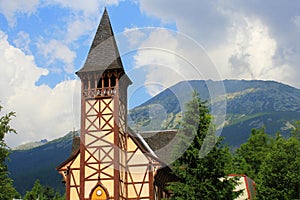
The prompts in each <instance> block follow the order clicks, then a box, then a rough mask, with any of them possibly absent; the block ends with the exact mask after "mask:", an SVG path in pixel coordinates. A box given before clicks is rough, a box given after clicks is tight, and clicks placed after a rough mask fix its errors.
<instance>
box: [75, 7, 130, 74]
mask: <svg viewBox="0 0 300 200" xmlns="http://www.w3.org/2000/svg"><path fill="white" fill-rule="evenodd" d="M108 69H119V70H122V71H124V68H123V65H122V61H121V59H120V56H119V51H118V47H117V44H116V41H115V38H114V33H113V30H112V27H111V23H110V19H109V16H108V13H107V10H106V8H105V9H104V12H103V15H102V18H101V21H100V24H99V26H98V29H97V32H96V34H95V37H94V40H93V43H92V45H91V48H90V51H89V54H88V57H87V59H86V61H85V64H84V66H83V67H82V68H81V69H80V70H79V71H78V72H76V74H78V73H82V72H91V71H102V72H103V71H105V70H108Z"/></svg>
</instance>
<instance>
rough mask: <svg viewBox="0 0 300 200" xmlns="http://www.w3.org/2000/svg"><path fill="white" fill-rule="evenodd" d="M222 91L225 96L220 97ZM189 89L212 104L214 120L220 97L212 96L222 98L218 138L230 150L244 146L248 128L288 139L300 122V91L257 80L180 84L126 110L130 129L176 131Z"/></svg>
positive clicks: (273, 82)
mask: <svg viewBox="0 0 300 200" xmlns="http://www.w3.org/2000/svg"><path fill="white" fill-rule="evenodd" d="M222 87H223V90H224V92H225V93H222V91H221V90H222ZM193 89H194V90H196V91H197V92H198V93H199V95H200V97H201V99H202V100H207V101H208V102H212V103H211V104H209V107H210V108H214V109H215V111H216V114H215V116H217V115H218V111H219V110H222V109H224V108H222V104H220V96H218V95H216V94H220V95H225V96H224V100H225V99H226V102H225V103H226V117H225V122H224V124H223V125H224V128H223V130H222V136H223V137H224V138H225V142H226V143H228V144H229V145H231V146H239V145H240V144H242V143H244V142H245V141H246V140H247V138H248V136H249V134H250V132H251V129H252V128H261V127H262V126H263V125H265V126H266V131H267V132H268V133H269V134H271V135H274V134H275V133H276V132H277V131H280V132H281V134H282V135H288V134H289V132H290V130H291V129H292V128H293V123H294V121H295V120H300V90H299V89H296V88H294V87H291V86H288V85H285V84H282V83H278V82H275V81H261V80H250V81H247V80H224V81H222V82H221V81H212V80H208V81H203V80H194V81H184V82H180V83H178V84H176V85H174V86H172V87H170V88H168V89H166V90H164V91H163V92H161V93H159V94H158V95H156V96H155V97H153V98H152V99H150V100H148V101H147V102H145V103H143V104H141V105H140V106H138V107H136V108H134V109H132V110H130V112H129V122H130V124H131V126H132V128H133V129H134V130H136V131H148V130H151V129H153V128H155V129H170V128H174V127H177V126H178V121H179V119H180V116H181V114H182V112H181V111H182V110H183V108H184V104H185V102H187V101H188V99H189V97H191V92H192V90H193ZM216 90H220V91H221V92H220V91H216ZM220 115H222V113H221V114H220ZM156 116H158V117H156Z"/></svg>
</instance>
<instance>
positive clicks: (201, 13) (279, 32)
mask: <svg viewBox="0 0 300 200" xmlns="http://www.w3.org/2000/svg"><path fill="white" fill-rule="evenodd" d="M299 6H300V2H299V1H293V2H283V3H278V2H276V1H271V0H269V1H268V0H267V1H240V0H236V1H231V2H229V1H225V2H224V1H201V0H200V1H194V0H191V1H184V2H183V1H181V2H180V1H177V0H175V1H168V0H166V1H159V0H153V1H151V2H150V1H145V0H141V1H140V7H141V10H142V11H143V12H144V13H146V14H148V15H151V16H155V17H157V18H160V19H161V20H162V21H163V22H164V21H173V22H175V23H176V26H177V29H178V31H179V32H183V33H185V34H188V35H189V36H191V37H192V38H194V39H195V40H196V41H197V42H198V43H200V44H201V45H203V46H204V48H205V49H206V51H207V53H208V55H209V56H210V57H211V58H212V60H213V61H214V62H215V63H216V65H217V68H218V70H219V71H220V73H221V75H222V77H223V78H248V79H251V78H257V79H273V80H277V81H281V82H284V83H288V84H291V85H293V86H296V87H300V84H299V81H298V80H299V78H298V77H299V76H300V74H299V70H298V68H299V66H298V65H299V62H300V42H299V39H298V37H299V26H298V24H299V23H298V21H299V19H298V17H297V16H299V9H296V8H299ZM278 13H280V14H278ZM237 65H239V66H237Z"/></svg>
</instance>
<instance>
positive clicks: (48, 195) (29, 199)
mask: <svg viewBox="0 0 300 200" xmlns="http://www.w3.org/2000/svg"><path fill="white" fill-rule="evenodd" d="M36 199H39V200H64V199H65V197H63V196H61V195H60V194H59V193H58V192H55V190H54V189H53V188H51V187H49V186H45V187H44V186H43V185H41V183H40V181H39V180H36V181H35V183H34V185H33V187H32V189H31V191H27V192H26V194H25V196H24V200H36Z"/></svg>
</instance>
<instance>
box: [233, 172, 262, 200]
mask: <svg viewBox="0 0 300 200" xmlns="http://www.w3.org/2000/svg"><path fill="white" fill-rule="evenodd" d="M228 177H229V178H234V177H236V178H237V185H236V187H235V191H242V193H241V194H240V195H239V196H238V197H237V198H236V200H245V199H247V200H252V199H254V198H255V194H256V187H255V182H254V181H253V180H252V179H251V178H249V177H248V176H246V175H245V174H229V175H228Z"/></svg>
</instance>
